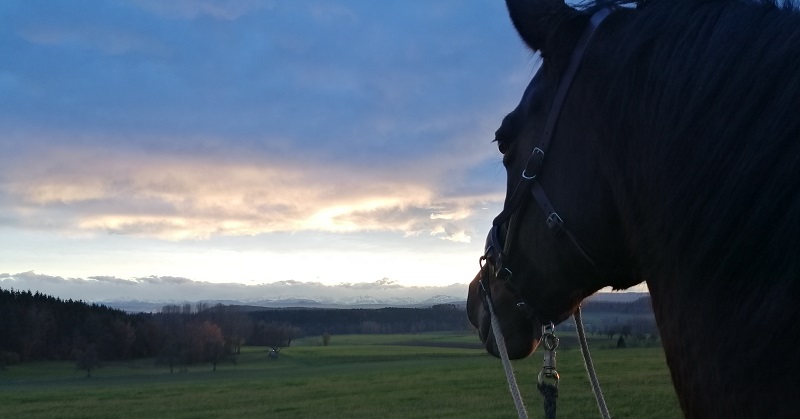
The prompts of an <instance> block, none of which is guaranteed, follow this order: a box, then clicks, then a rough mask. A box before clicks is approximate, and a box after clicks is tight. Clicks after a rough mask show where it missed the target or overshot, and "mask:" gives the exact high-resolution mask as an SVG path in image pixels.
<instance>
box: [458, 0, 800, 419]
mask: <svg viewBox="0 0 800 419" xmlns="http://www.w3.org/2000/svg"><path fill="white" fill-rule="evenodd" d="M619 3H623V2H622V1H621V2H619ZM507 5H508V9H509V14H510V16H511V21H512V22H513V24H514V26H515V28H516V29H517V31H518V32H519V34H520V36H521V38H522V39H523V41H524V42H525V43H526V44H527V45H528V46H529V47H530V48H531V49H532V50H534V51H538V52H539V53H540V54H541V56H542V64H541V67H540V69H539V70H538V72H537V73H536V75H535V76H534V78H533V80H532V81H531V83H530V85H529V86H528V88H527V89H526V91H525V92H524V94H523V96H522V100H521V101H520V103H519V105H518V106H517V107H516V109H514V110H513V111H512V112H510V113H509V114H508V115H507V116H506V117H505V119H504V120H503V122H502V124H501V126H500V128H499V129H498V130H497V132H496V136H495V140H496V143H497V146H498V148H499V151H500V153H501V154H502V155H503V164H504V166H505V168H506V171H507V176H508V179H507V185H506V201H505V206H504V210H503V212H502V213H501V214H500V215H499V216H498V217H497V218H496V219H495V222H494V223H493V227H492V229H491V232H490V235H489V239H488V240H487V254H486V259H487V261H486V265H485V266H484V267H483V268H482V270H481V273H479V275H478V277H476V279H475V280H474V281H473V282H472V284H471V285H470V290H469V301H468V311H469V318H470V320H471V322H472V323H473V325H475V326H476V327H477V328H478V329H479V331H480V336H481V339H482V340H483V341H484V342H486V347H487V349H488V350H489V351H490V352H492V353H496V348H495V346H494V343H492V342H491V341H492V335H491V333H490V331H491V329H490V326H489V320H488V313H487V308H486V304H485V303H484V302H483V295H482V292H481V286H480V280H481V278H482V277H483V278H484V279H485V282H484V284H488V289H489V290H490V291H491V296H492V299H493V300H494V304H495V306H496V311H497V318H498V320H499V324H500V328H501V329H502V330H501V331H502V332H503V334H504V335H505V336H506V338H505V339H506V344H507V346H508V348H509V352H510V353H511V355H512V357H517V358H518V357H524V356H527V355H528V354H530V352H531V351H532V350H533V349H534V348H535V346H536V344H537V340H538V337H539V330H540V327H541V325H542V324H548V323H550V322H552V323H556V324H557V323H559V322H561V321H563V320H564V319H566V318H567V317H569V316H570V315H571V314H572V313H573V312H574V310H575V308H576V307H577V306H578V305H579V304H580V303H581V301H582V300H583V299H584V298H586V297H587V296H589V295H591V294H592V293H594V292H596V291H598V290H599V289H601V288H604V287H612V288H614V289H625V288H628V287H631V286H633V285H635V284H638V283H641V282H642V281H646V283H647V286H648V289H649V290H650V293H651V299H652V303H653V309H654V311H655V314H656V320H657V322H658V325H659V329H660V332H661V337H662V341H663V344H664V350H665V353H666V356H667V362H668V364H669V367H670V370H671V373H672V378H673V382H674V384H675V387H676V390H677V392H678V396H679V399H680V401H681V406H682V408H683V410H684V412H685V414H686V415H687V416H696V417H732V416H734V417H742V416H745V417H758V416H764V415H771V416H779V417H782V416H791V415H793V414H795V413H796V412H798V411H800V399H798V398H797V397H796V394H797V393H798V392H800V385H798V383H800V380H798V379H797V378H796V377H797V374H800V361H799V360H800V356H797V351H796V349H793V348H794V344H790V343H789V342H796V341H797V340H798V339H800V309H798V307H800V305H799V304H797V302H796V300H797V298H798V297H800V116H798V115H799V114H798V112H800V17H799V16H798V13H797V12H796V11H795V10H793V7H792V6H791V4H790V3H786V4H776V3H774V2H772V1H770V0H753V1H750V0H717V1H707V0H645V1H641V2H638V5H637V7H635V8H634V7H625V6H621V5H620V4H611V3H604V4H591V5H588V6H586V7H584V8H581V9H575V8H572V7H570V6H568V5H566V4H565V3H564V2H563V1H561V0H529V1H525V0H507ZM606 10H607V11H606ZM601 14H602V15H603V17H600V18H598V16H600V15H601ZM605 15H607V17H605ZM485 286H486V285H485ZM749 333H755V336H753V338H754V339H755V340H754V341H752V342H751V343H748V344H743V335H747V334H749ZM755 360H759V361H758V362H756V361H755ZM754 362H756V363H757V364H758V367H757V369H758V371H759V372H758V377H755V376H753V375H752V374H751V372H752V370H748V368H747V367H746V365H754ZM748 371H751V372H748ZM767 377H768V378H767Z"/></svg>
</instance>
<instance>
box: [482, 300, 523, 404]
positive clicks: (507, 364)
mask: <svg viewBox="0 0 800 419" xmlns="http://www.w3.org/2000/svg"><path fill="white" fill-rule="evenodd" d="M484 298H485V300H486V305H487V306H488V307H489V316H490V317H491V319H492V331H493V332H494V340H495V342H497V352H500V359H501V360H502V361H503V369H504V370H505V372H506V381H507V382H508V389H509V390H510V391H511V398H513V399H514V405H515V406H517V413H518V414H519V418H520V419H528V412H527V411H526V410H525V403H524V402H523V401H522V395H521V394H520V392H519V386H518V385H517V379H516V377H514V370H513V369H512V368H511V360H510V359H508V350H507V349H506V340H505V339H504V338H503V333H502V332H501V331H500V322H499V321H498V320H497V316H495V314H494V305H493V304H492V299H491V298H489V295H488V294H487V295H485V297H484Z"/></svg>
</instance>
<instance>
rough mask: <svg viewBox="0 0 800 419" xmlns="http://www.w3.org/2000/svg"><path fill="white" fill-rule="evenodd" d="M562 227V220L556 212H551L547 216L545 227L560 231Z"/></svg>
mask: <svg viewBox="0 0 800 419" xmlns="http://www.w3.org/2000/svg"><path fill="white" fill-rule="evenodd" d="M563 226H564V220H562V219H561V217H560V216H559V215H558V214H557V213H556V212H551V213H550V215H548V216H547V227H550V230H560V229H561V227H563Z"/></svg>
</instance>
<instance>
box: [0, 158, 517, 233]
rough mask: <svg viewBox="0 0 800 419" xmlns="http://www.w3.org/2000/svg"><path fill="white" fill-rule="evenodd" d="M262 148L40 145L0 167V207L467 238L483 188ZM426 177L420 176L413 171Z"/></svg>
mask: <svg viewBox="0 0 800 419" xmlns="http://www.w3.org/2000/svg"><path fill="white" fill-rule="evenodd" d="M310 167H312V168H314V170H312V171H309V170H308V168H307V167H304V166H303V165H302V164H301V163H299V162H293V161H287V160H278V159H274V158H271V157H269V156H249V157H242V158H240V159H225V158H219V157H207V156H185V155H181V156H172V155H147V154H144V153H134V152H125V153H120V152H117V151H114V150H106V151H103V150H99V149H96V148H94V149H91V150H81V149H76V148H73V149H62V148H57V147H51V148H49V149H47V150H41V152H39V153H35V159H33V160H31V161H28V162H26V163H25V164H18V165H14V166H12V167H7V168H6V169H5V171H6V173H5V179H4V180H3V182H2V183H0V196H3V197H4V199H2V201H0V207H5V208H6V209H7V213H8V214H12V215H10V216H8V218H9V220H10V221H7V223H11V224H15V225H17V226H19V227H26V228H34V229H43V230H55V231H61V232H65V233H69V234H79V235H80V234H96V233H107V234H118V235H131V236H141V237H157V238H162V239H168V240H184V239H205V238H209V237H212V236H253V235H258V234H264V233H275V232H289V231H325V232H338V233H350V232H358V231H394V232H399V233H402V234H405V235H407V236H413V235H415V234H419V233H420V232H425V231H429V232H432V233H434V234H440V233H443V238H445V239H447V240H457V241H462V242H463V241H466V242H468V241H469V234H467V231H468V230H469V229H470V228H469V218H470V216H471V215H473V213H474V212H475V209H476V208H480V207H481V206H483V205H484V204H485V202H486V200H495V201H499V200H500V199H501V197H500V196H499V194H495V195H481V194H479V195H466V196H457V197H445V196H442V192H441V191H439V190H438V188H437V186H436V179H437V177H438V176H439V174H438V172H439V171H440V169H435V168H431V167H425V166H424V165H423V166H422V167H420V168H419V170H418V171H417V172H416V173H415V174H413V175H410V176H398V175H395V174H393V173H391V172H385V171H381V170H376V169H375V168H370V167H351V166H349V165H348V166H337V165H335V164H330V163H327V166H324V165H322V163H319V164H313V165H311V166H310ZM425 172H427V177H428V178H429V179H427V180H424V179H422V178H424V177H426V176H425V174H424V173H425Z"/></svg>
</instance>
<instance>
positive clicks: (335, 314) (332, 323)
mask: <svg viewBox="0 0 800 419" xmlns="http://www.w3.org/2000/svg"><path fill="white" fill-rule="evenodd" d="M250 315H251V316H252V317H253V319H254V320H255V321H271V322H279V323H287V324H291V325H292V326H294V327H297V328H299V329H300V330H302V331H303V333H304V334H305V335H310V336H321V335H322V334H324V333H331V334H334V335H341V334H387V333H421V332H436V331H464V330H468V329H469V327H470V326H469V322H468V320H467V316H466V313H465V311H464V309H463V308H462V307H457V306H455V305H453V304H440V305H435V306H433V307H429V308H377V309H376V308H358V309H307V308H292V309H285V308H284V309H272V310H263V311H254V312H251V313H250Z"/></svg>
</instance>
